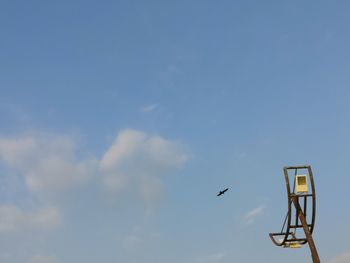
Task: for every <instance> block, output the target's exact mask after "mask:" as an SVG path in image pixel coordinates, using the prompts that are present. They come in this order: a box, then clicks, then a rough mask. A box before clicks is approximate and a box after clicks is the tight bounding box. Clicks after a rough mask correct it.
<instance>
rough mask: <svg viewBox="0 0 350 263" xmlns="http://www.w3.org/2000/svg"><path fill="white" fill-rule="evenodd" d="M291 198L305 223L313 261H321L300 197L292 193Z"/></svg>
mask: <svg viewBox="0 0 350 263" xmlns="http://www.w3.org/2000/svg"><path fill="white" fill-rule="evenodd" d="M291 198H292V201H293V203H294V206H295V208H296V210H297V214H298V216H299V219H300V222H301V224H302V225H303V229H304V232H305V236H306V239H307V242H308V243H309V247H310V251H311V256H312V261H313V262H314V263H320V262H321V261H320V258H319V257H318V253H317V249H316V245H315V243H314V240H313V238H312V235H311V233H310V230H309V227H308V225H307V222H306V218H305V215H304V213H303V211H302V209H301V207H300V204H299V200H298V198H299V197H298V196H296V195H292V196H291Z"/></svg>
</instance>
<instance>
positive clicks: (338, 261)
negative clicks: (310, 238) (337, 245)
mask: <svg viewBox="0 0 350 263" xmlns="http://www.w3.org/2000/svg"><path fill="white" fill-rule="evenodd" d="M349 262H350V252H346V253H344V254H341V255H339V256H337V257H335V258H333V259H331V260H330V261H328V263H349Z"/></svg>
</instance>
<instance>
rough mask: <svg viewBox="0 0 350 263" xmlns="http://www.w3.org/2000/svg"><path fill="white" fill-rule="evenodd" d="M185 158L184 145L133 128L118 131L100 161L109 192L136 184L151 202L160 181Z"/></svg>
mask: <svg viewBox="0 0 350 263" xmlns="http://www.w3.org/2000/svg"><path fill="white" fill-rule="evenodd" d="M187 160H188V155H187V154H186V152H185V150H184V149H183V146H182V145H181V144H180V143H178V142H174V141H170V140H167V139H164V138H162V137H160V136H156V135H154V136H150V135H147V134H145V133H143V132H140V131H136V130H124V131H122V132H120V133H119V134H118V136H117V138H116V140H115V142H114V143H113V145H112V146H111V147H110V148H109V149H108V150H107V151H106V153H105V154H104V156H103V157H102V159H101V161H100V169H101V171H102V173H103V175H104V176H103V180H104V184H105V187H106V189H107V190H108V191H109V192H119V191H122V190H125V189H126V188H127V187H128V186H129V185H133V186H134V187H135V186H137V187H138V188H139V194H140V196H141V197H142V199H143V200H144V201H145V202H146V203H152V202H153V201H154V200H156V199H157V197H158V196H159V195H160V193H161V192H162V184H161V182H160V180H159V178H161V177H162V176H163V175H166V174H169V173H171V172H172V171H174V170H176V169H178V168H179V167H181V166H182V165H183V164H184V163H185V162H186V161H187Z"/></svg>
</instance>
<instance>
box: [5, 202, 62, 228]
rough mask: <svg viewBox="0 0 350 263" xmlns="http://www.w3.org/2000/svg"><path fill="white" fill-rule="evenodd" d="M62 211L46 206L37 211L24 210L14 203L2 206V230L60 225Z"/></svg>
mask: <svg viewBox="0 0 350 263" xmlns="http://www.w3.org/2000/svg"><path fill="white" fill-rule="evenodd" d="M60 221H61V214H60V211H59V210H58V209H57V208H55V207H44V208H41V209H39V210H37V211H24V210H22V209H20V208H18V207H16V206H14V205H3V206H0V232H17V231H21V230H23V229H27V228H40V229H42V228H44V227H51V226H55V225H58V224H59V223H60Z"/></svg>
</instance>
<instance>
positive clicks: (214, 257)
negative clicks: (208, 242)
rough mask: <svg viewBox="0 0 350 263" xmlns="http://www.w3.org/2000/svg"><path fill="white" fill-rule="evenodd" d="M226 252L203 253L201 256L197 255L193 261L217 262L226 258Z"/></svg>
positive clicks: (197, 262)
mask: <svg viewBox="0 0 350 263" xmlns="http://www.w3.org/2000/svg"><path fill="white" fill-rule="evenodd" d="M226 255H227V254H226V253H224V252H215V253H212V254H208V255H204V256H201V257H198V258H197V259H196V260H194V262H196V263H219V262H223V260H224V259H225V258H226Z"/></svg>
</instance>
